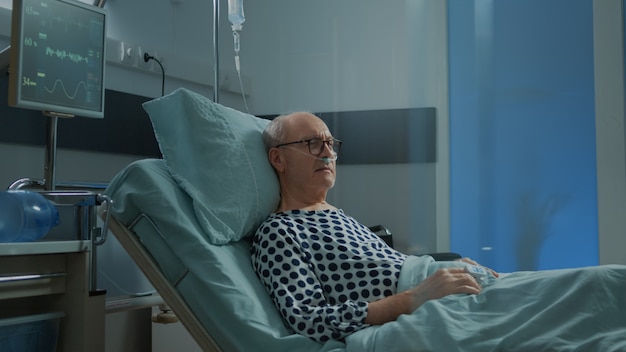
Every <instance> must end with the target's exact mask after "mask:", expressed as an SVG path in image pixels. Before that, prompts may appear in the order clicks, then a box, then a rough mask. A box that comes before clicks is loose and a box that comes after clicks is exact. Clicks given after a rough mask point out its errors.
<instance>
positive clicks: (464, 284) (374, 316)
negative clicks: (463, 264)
mask: <svg viewBox="0 0 626 352" xmlns="http://www.w3.org/2000/svg"><path fill="white" fill-rule="evenodd" d="M481 289H482V288H481V286H480V285H479V284H478V282H477V281H476V280H475V279H474V278H473V277H472V276H471V275H470V274H468V273H467V271H465V269H464V268H447V269H440V270H437V271H436V272H435V273H434V274H433V275H431V276H429V277H427V278H426V280H424V281H422V282H421V283H420V284H419V285H417V286H415V287H413V288H412V289H409V290H406V291H404V292H400V293H397V294H395V295H393V296H389V297H386V298H383V299H380V300H378V301H375V302H370V303H369V304H368V312H367V317H366V319H365V323H366V324H371V325H380V324H384V323H386V322H389V321H394V320H396V319H397V318H398V317H399V316H400V315H402V314H410V313H412V312H413V311H414V310H415V309H417V308H418V307H419V306H421V305H422V304H424V303H425V302H426V301H428V300H431V299H438V298H442V297H445V296H447V295H451V294H455V293H466V294H478V293H480V291H481Z"/></svg>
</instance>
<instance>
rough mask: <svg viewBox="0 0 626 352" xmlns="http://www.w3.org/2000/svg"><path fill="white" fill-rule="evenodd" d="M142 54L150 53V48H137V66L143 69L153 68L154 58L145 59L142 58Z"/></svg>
mask: <svg viewBox="0 0 626 352" xmlns="http://www.w3.org/2000/svg"><path fill="white" fill-rule="evenodd" d="M144 54H148V55H150V56H154V55H152V50H150V49H147V48H145V47H143V46H139V47H138V48H137V67H139V68H142V69H144V70H150V71H151V70H153V68H154V60H148V61H146V60H145V58H144Z"/></svg>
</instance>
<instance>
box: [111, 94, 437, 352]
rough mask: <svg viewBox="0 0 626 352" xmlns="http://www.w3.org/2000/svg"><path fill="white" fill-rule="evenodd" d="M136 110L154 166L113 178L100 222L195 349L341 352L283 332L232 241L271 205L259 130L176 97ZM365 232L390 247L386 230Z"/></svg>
mask: <svg viewBox="0 0 626 352" xmlns="http://www.w3.org/2000/svg"><path fill="white" fill-rule="evenodd" d="M153 105H154V107H153ZM144 108H145V109H146V110H147V111H148V112H149V114H150V117H151V120H152V122H153V126H154V130H155V135H156V137H157V140H158V141H159V145H160V147H161V150H162V152H163V156H164V159H145V160H140V161H137V162H134V163H132V164H130V165H129V166H127V167H126V168H125V169H124V170H122V171H121V172H120V173H119V174H118V175H117V176H116V177H115V178H114V179H113V180H112V181H111V183H110V184H109V187H108V188H107V190H106V192H105V193H106V194H107V195H108V196H109V197H110V198H111V199H112V206H109V207H102V209H101V215H102V216H103V217H104V218H106V217H108V218H109V219H110V220H109V228H110V230H111V232H112V233H113V234H114V235H115V236H116V238H117V239H118V240H119V242H120V244H121V245H122V246H123V247H124V249H125V250H126V251H127V252H128V253H129V255H130V256H131V257H132V258H133V260H134V261H135V262H136V263H137V265H138V266H139V267H140V268H141V270H142V271H143V272H144V273H145V275H146V277H147V278H148V280H149V281H150V282H151V283H152V284H153V286H154V287H155V289H156V290H157V291H158V293H159V294H160V295H161V297H162V299H163V300H164V301H165V303H166V304H167V305H168V306H169V307H170V308H171V309H172V311H173V312H174V313H175V314H176V316H177V317H178V318H179V319H180V321H181V322H182V324H183V325H184V326H185V328H186V329H187V330H188V331H189V332H190V334H191V335H192V337H193V338H194V339H195V340H196V342H197V343H198V345H199V346H200V347H201V348H202V349H203V350H205V351H234V350H238V351H245V350H268V351H282V350H294V349H297V350H299V351H303V350H309V351H324V350H343V349H344V344H343V343H341V342H329V343H327V344H325V345H322V344H319V343H316V342H314V341H312V340H310V339H308V338H306V337H303V336H301V335H298V334H294V333H293V332H292V331H290V330H289V329H288V327H287V326H286V325H285V323H284V322H283V320H282V318H281V316H280V314H279V313H278V311H277V310H276V308H275V306H274V304H273V302H272V301H271V300H270V298H269V295H268V294H267V292H266V291H265V289H264V287H263V286H262V284H261V283H260V281H259V280H258V278H257V277H256V275H255V273H254V271H253V268H252V265H251V263H250V246H251V243H250V236H248V237H242V236H241V234H247V235H250V234H251V233H252V232H253V230H254V229H255V228H256V227H257V226H258V225H259V223H260V221H262V220H263V219H264V217H265V216H267V215H268V214H269V213H270V212H271V211H272V210H273V209H275V207H276V205H277V204H278V203H277V202H278V184H277V181H276V177H275V175H274V172H273V170H271V168H270V166H269V163H267V161H266V160H267V159H266V155H265V148H264V146H263V144H262V141H261V131H262V129H263V128H264V126H265V124H266V123H267V122H268V121H266V120H262V119H260V118H256V117H254V116H251V115H247V114H243V113H240V112H238V111H235V110H232V109H228V108H226V107H223V106H221V105H219V104H213V103H212V102H211V101H208V100H206V99H204V98H203V97H201V96H199V95H197V94H195V93H193V92H190V91H187V90H184V89H182V90H179V91H177V92H175V93H173V94H171V95H169V96H166V97H164V98H160V99H157V100H155V101H153V102H148V103H146V104H145V105H144ZM197 136H199V138H197ZM197 150H200V151H201V152H200V153H198V152H196V151H197ZM190 170H193V172H195V173H196V174H190ZM246 196H248V197H247V198H246ZM242 197H243V198H242ZM233 199H235V201H233ZM200 203H203V204H200ZM206 204H208V205H207V207H206V208H205V207H204V205H206ZM208 207H216V208H218V209H219V208H221V211H222V213H221V214H220V213H219V212H218V213H212V209H209V208H208ZM233 214H235V215H233ZM250 218H252V219H250ZM242 223H243V224H248V226H247V227H242V226H240V225H241V224H242ZM372 230H373V231H374V232H375V233H377V234H378V235H379V236H381V238H383V239H384V240H385V241H387V242H388V243H389V244H391V245H393V243H392V236H391V233H390V232H389V231H388V230H387V228H385V227H384V226H380V225H379V226H375V227H373V228H372ZM224 234H226V235H224ZM443 255H447V254H443ZM260 346H263V347H262V348H261V347H260Z"/></svg>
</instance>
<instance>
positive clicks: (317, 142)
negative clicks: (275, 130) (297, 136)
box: [276, 138, 341, 156]
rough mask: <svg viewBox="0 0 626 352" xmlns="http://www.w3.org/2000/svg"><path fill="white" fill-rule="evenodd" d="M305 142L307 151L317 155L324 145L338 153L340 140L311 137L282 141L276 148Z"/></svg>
mask: <svg viewBox="0 0 626 352" xmlns="http://www.w3.org/2000/svg"><path fill="white" fill-rule="evenodd" d="M299 143H300V144H302V143H304V144H306V145H307V146H308V147H309V153H311V154H313V155H315V156H319V155H320V154H322V152H323V151H324V145H327V146H328V147H330V149H331V150H332V151H333V152H334V153H335V154H339V150H340V149H341V141H340V140H338V139H334V138H333V139H329V140H327V141H325V140H322V139H320V138H311V139H303V140H301V141H295V142H289V143H282V144H279V145H277V146H276V148H280V147H284V146H286V145H292V144H299Z"/></svg>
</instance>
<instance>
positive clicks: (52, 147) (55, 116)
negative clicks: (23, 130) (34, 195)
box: [43, 111, 74, 191]
mask: <svg viewBox="0 0 626 352" xmlns="http://www.w3.org/2000/svg"><path fill="white" fill-rule="evenodd" d="M43 114H44V115H46V116H47V117H48V121H47V123H46V156H45V160H44V163H45V164H44V190H46V191H54V190H55V189H56V163H57V124H58V122H59V117H64V118H71V117H74V115H71V114H63V113H57V112H52V111H43Z"/></svg>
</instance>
